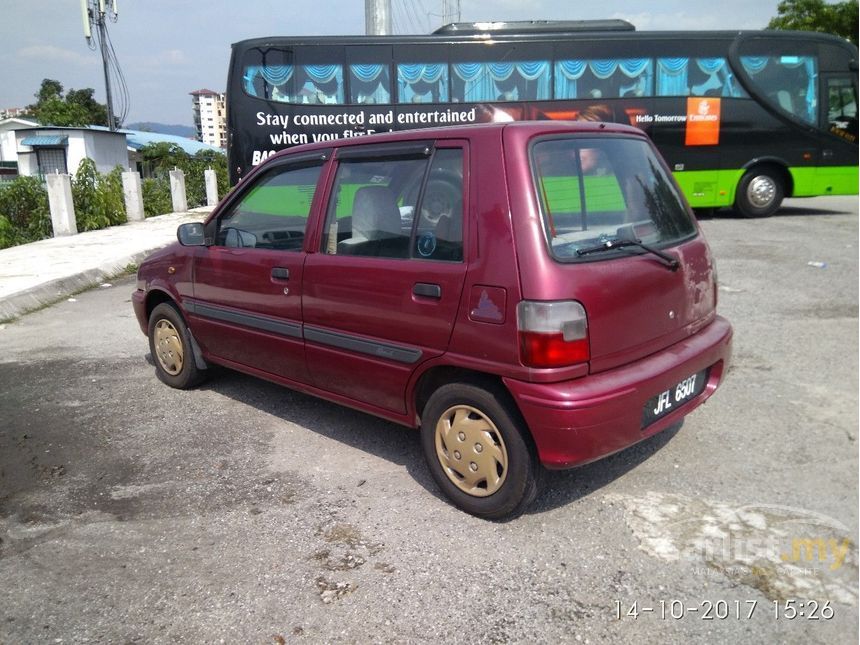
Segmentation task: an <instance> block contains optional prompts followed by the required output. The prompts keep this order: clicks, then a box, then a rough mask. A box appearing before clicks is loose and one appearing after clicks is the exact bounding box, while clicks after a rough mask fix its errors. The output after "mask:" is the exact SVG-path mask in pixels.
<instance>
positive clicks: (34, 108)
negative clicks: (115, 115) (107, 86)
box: [27, 78, 108, 127]
mask: <svg viewBox="0 0 860 645" xmlns="http://www.w3.org/2000/svg"><path fill="white" fill-rule="evenodd" d="M94 93H95V90H93V89H92V88H91V87H88V88H86V89H83V90H69V92H68V94H66V95H65V96H63V85H62V83H60V82H59V81H56V80H54V79H51V78H46V79H44V80H43V81H42V86H41V87H40V88H39V91H38V92H37V93H36V95H35V96H36V99H37V101H36V103H34V104H33V105H30V106H28V107H27V111H28V112H29V113H30V114H31V115H32V116H33V118H35V119H36V120H37V121H39V123H42V124H44V125H57V126H73V127H76V126H84V125H107V124H108V118H107V107H106V106H105V105H103V104H102V103H99V102H98V101H96V100H95V98H94V97H93V95H94Z"/></svg>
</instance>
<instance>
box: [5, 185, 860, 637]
mask: <svg viewBox="0 0 860 645" xmlns="http://www.w3.org/2000/svg"><path fill="white" fill-rule="evenodd" d="M702 223H703V227H704V229H705V231H706V234H707V236H708V239H709V240H710V242H711V245H712V247H713V249H714V251H715V254H716V257H717V261H718V268H719V278H720V285H721V286H720V310H721V313H722V314H723V315H725V316H727V317H728V318H729V319H730V320H731V321H732V323H733V324H734V326H735V346H734V347H735V359H734V364H733V367H732V369H731V371H730V373H729V375H728V378H727V380H726V382H725V384H724V386H723V387H722V389H721V390H720V391H719V392H718V393H717V394H716V395H715V396H714V397H713V398H712V399H711V400H710V401H709V402H708V403H707V405H705V406H704V407H702V408H701V409H699V410H698V411H696V412H695V413H694V414H692V415H691V416H690V417H689V418H688V419H687V420H686V423H685V424H684V425H683V427H681V428H675V429H673V430H670V431H667V432H664V433H662V434H661V435H658V436H657V437H655V438H653V439H652V440H649V441H647V442H645V443H643V444H640V445H638V446H635V447H633V448H631V449H629V450H627V451H625V452H623V453H620V454H618V455H615V456H613V457H611V458H608V459H606V460H603V461H601V462H599V463H595V464H592V465H589V466H587V467H583V468H580V469H578V470H572V471H567V472H562V473H552V474H551V475H550V476H549V477H548V481H547V486H546V490H545V492H544V493H543V494H542V495H541V496H540V497H539V498H538V500H537V502H536V504H535V505H534V507H533V508H532V509H531V511H530V512H529V513H527V514H526V515H524V516H522V517H520V518H518V519H516V520H513V521H510V522H507V523H492V522H485V521H481V520H478V519H475V518H472V517H470V516H468V515H465V514H463V513H461V512H459V511H457V510H455V509H454V508H453V507H452V506H450V505H449V504H447V503H446V502H445V501H444V500H443V499H442V498H441V496H440V494H439V492H438V491H437V490H436V488H435V486H434V484H433V482H432V480H431V478H430V476H429V473H428V471H427V469H426V467H425V465H424V462H423V460H422V456H421V451H420V445H419V440H418V435H417V433H412V432H410V431H408V430H404V429H402V428H400V427H398V426H395V425H392V424H389V423H386V422H383V421H380V420H378V419H375V418H372V417H369V416H366V415H363V414H360V413H356V412H353V411H350V410H347V409H344V408H340V407H338V406H335V405H332V404H329V403H326V402H322V401H319V400H316V399H312V398H309V397H306V396H303V395H299V394H295V393H292V392H290V391H288V390H284V389H281V388H278V387H276V386H273V385H270V384H268V383H265V382H262V381H259V380H256V379H253V378H250V377H246V376H243V375H240V374H236V373H233V372H229V371H219V372H218V373H217V374H215V375H214V377H213V378H212V379H211V380H210V381H208V383H207V384H205V385H204V386H202V387H201V388H199V389H197V390H194V391H190V392H179V391H174V390H171V389H169V388H167V387H166V386H164V385H162V384H161V383H160V382H158V381H157V380H156V378H155V376H154V368H153V367H152V365H151V364H150V363H148V362H147V355H148V347H147V343H146V340H145V338H144V336H143V335H142V334H141V333H140V331H139V329H138V328H137V324H136V322H135V320H134V317H133V314H132V309H131V304H130V300H129V297H130V292H131V291H132V289H133V288H134V283H133V280H131V279H125V280H122V281H120V282H118V283H116V284H114V285H113V286H112V287H110V288H103V289H97V290H94V291H90V292H87V293H84V294H81V295H79V296H76V298H75V299H74V301H69V302H63V303H60V304H58V305H56V306H53V307H50V308H48V309H45V310H42V311H40V312H37V313H34V314H31V315H28V316H25V317H23V318H21V319H19V320H18V321H16V322H14V323H10V324H7V325H5V326H2V327H0V347H2V352H0V643H27V642H30V643H32V642H48V643H50V642H66V643H69V642H76V643H78V642H111V643H115V642H140V641H144V642H167V641H195V642H218V641H223V642H248V643H281V642H306V643H316V642H361V643H364V642H385V643H387V642H431V641H432V642H437V641H447V642H463V643H478V642H488V643H490V642H492V643H500V642H528V643H535V642H575V643H579V642H582V643H604V642H619V641H621V642H667V643H697V642H701V643H722V642H744V643H745V642H788V643H828V644H830V643H856V642H857V639H858V633H857V625H858V610H857V603H858V585H857V580H858V564H857V563H858V558H857V539H858V519H857V509H858V491H857V481H858V444H857V431H858V379H857V375H858V209H857V200H856V198H829V199H814V200H806V201H801V200H794V201H790V202H788V206H787V207H786V208H784V209H783V210H782V211H780V212H779V213H778V214H777V215H776V216H774V217H772V218H769V219H766V220H752V221H749V220H743V219H738V218H735V217H732V216H730V215H718V216H714V217H709V218H707V219H704V220H703V222H702ZM809 263H813V265H810V264H809ZM822 264H823V266H822Z"/></svg>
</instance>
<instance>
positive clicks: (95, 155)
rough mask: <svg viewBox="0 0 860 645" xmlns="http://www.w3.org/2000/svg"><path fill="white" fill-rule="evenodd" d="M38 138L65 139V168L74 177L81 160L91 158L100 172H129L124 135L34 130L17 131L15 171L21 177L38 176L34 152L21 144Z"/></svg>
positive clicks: (82, 131)
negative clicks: (44, 136) (33, 137)
mask: <svg viewBox="0 0 860 645" xmlns="http://www.w3.org/2000/svg"><path fill="white" fill-rule="evenodd" d="M40 135H61V136H65V137H68V140H67V145H66V147H65V150H66V166H67V168H68V172H69V173H70V174H72V175H74V174H75V173H76V172H77V170H78V166H79V165H80V163H81V161H83V160H84V159H86V158H90V159H92V160H93V161H94V162H95V164H96V168H97V169H98V171H99V172H100V173H108V172H110V171H111V170H113V169H114V168H116V167H117V166H122V168H123V169H124V170H129V169H130V168H129V163H128V146H127V143H126V138H125V135H124V134H120V133H117V132H108V131H101V130H87V129H84V128H81V129H75V128H39V129H38V130H18V131H17V132H15V133H14V136H15V139H16V147H17V156H18V172H19V174H21V175H38V174H39V165H38V160H37V158H36V149H35V148H33V147H31V146H25V145H23V144H22V143H21V141H23V140H24V139H25V138H27V137H31V136H40Z"/></svg>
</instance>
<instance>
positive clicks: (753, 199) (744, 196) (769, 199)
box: [735, 168, 785, 217]
mask: <svg viewBox="0 0 860 645" xmlns="http://www.w3.org/2000/svg"><path fill="white" fill-rule="evenodd" d="M784 196H785V189H784V188H783V186H782V179H781V178H780V177H779V175H778V173H777V172H776V171H775V170H773V169H772V168H752V169H750V170H748V171H747V173H746V174H745V175H744V176H743V177H741V180H740V183H738V193H737V198H736V199H735V208H736V209H737V210H738V212H739V213H740V214H741V215H743V216H744V217H768V216H770V215H773V214H774V213H775V212H776V209H777V208H779V205H780V204H782V198H783V197H784Z"/></svg>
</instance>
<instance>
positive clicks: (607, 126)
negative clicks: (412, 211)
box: [261, 120, 645, 165]
mask: <svg viewBox="0 0 860 645" xmlns="http://www.w3.org/2000/svg"><path fill="white" fill-rule="evenodd" d="M506 129H512V130H514V131H515V132H516V133H517V136H518V137H522V136H525V137H526V138H529V137H531V136H533V135H534V136H537V135H553V134H594V133H615V134H627V135H633V136H637V137H644V136H645V134H644V132H643V131H642V130H640V129H639V128H635V127H632V126H629V125H623V124H620V123H602V122H595V121H554V120H544V121H511V122H505V123H477V124H468V125H451V126H444V127H433V128H421V129H416V130H399V131H397V132H384V133H379V134H373V135H367V136H357V137H349V138H345V139H332V140H328V141H319V142H317V143H306V144H303V145H298V146H293V147H291V148H287V149H286V150H282V151H280V152H278V154H276V155H273V156H271V157H269V159H283V158H286V157H289V156H291V155H294V154H302V153H306V152H313V151H315V150H330V149H332V148H344V147H348V146H356V145H368V144H377V145H378V144H384V143H392V142H397V141H426V140H430V139H474V138H475V137H482V136H486V135H490V136H492V133H493V132H496V133H498V136H501V133H502V131H503V130H506ZM267 162H268V160H267ZM261 165H263V164H261Z"/></svg>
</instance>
